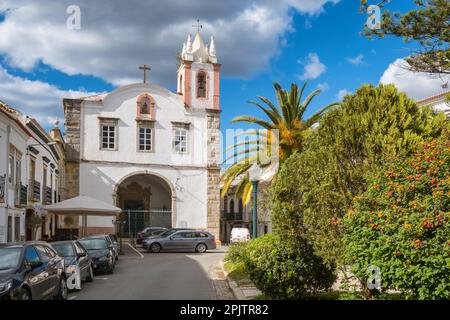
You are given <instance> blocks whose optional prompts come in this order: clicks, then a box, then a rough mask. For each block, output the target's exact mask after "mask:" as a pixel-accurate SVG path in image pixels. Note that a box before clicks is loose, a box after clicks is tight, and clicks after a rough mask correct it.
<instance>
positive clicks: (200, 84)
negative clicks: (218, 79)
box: [197, 71, 206, 98]
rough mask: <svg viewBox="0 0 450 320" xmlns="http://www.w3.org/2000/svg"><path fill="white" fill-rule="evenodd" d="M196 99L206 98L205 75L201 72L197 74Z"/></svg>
mask: <svg viewBox="0 0 450 320" xmlns="http://www.w3.org/2000/svg"><path fill="white" fill-rule="evenodd" d="M197 98H206V73H205V72H203V71H200V72H199V73H198V74H197Z"/></svg>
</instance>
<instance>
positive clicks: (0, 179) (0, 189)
mask: <svg viewBox="0 0 450 320" xmlns="http://www.w3.org/2000/svg"><path fill="white" fill-rule="evenodd" d="M5 193H6V175H4V176H0V203H2V202H5Z"/></svg>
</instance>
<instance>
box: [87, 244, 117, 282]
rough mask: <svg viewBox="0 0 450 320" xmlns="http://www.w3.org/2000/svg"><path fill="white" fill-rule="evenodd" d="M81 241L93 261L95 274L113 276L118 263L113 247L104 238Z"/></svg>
mask: <svg viewBox="0 0 450 320" xmlns="http://www.w3.org/2000/svg"><path fill="white" fill-rule="evenodd" d="M79 241H80V243H81V245H82V246H83V247H84V248H85V249H86V250H87V251H88V254H89V256H90V257H91V259H92V265H93V267H94V273H98V272H105V273H108V274H111V273H113V272H114V267H115V264H116V261H115V258H114V251H113V247H112V245H110V244H109V243H108V242H107V241H106V239H105V237H104V236H89V237H86V238H83V239H81V240H79Z"/></svg>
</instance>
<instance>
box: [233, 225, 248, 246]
mask: <svg viewBox="0 0 450 320" xmlns="http://www.w3.org/2000/svg"><path fill="white" fill-rule="evenodd" d="M248 240H250V230H248V229H247V228H233V229H231V236H230V242H231V243H235V242H241V241H248Z"/></svg>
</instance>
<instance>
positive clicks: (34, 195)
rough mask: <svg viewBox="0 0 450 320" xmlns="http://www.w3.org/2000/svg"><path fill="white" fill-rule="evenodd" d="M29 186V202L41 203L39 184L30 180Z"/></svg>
mask: <svg viewBox="0 0 450 320" xmlns="http://www.w3.org/2000/svg"><path fill="white" fill-rule="evenodd" d="M29 186H30V188H29V200H30V201H34V202H39V201H41V183H40V182H39V181H36V180H31V181H30V185H29Z"/></svg>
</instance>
